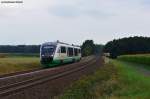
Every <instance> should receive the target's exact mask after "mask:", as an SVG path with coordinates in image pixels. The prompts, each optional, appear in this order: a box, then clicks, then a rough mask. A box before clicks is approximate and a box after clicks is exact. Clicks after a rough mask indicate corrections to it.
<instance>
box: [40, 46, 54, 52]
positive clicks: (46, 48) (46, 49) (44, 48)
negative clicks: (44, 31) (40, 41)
mask: <svg viewBox="0 0 150 99" xmlns="http://www.w3.org/2000/svg"><path fill="white" fill-rule="evenodd" d="M54 51H55V46H52V45H49V46H43V47H42V54H53V53H54Z"/></svg>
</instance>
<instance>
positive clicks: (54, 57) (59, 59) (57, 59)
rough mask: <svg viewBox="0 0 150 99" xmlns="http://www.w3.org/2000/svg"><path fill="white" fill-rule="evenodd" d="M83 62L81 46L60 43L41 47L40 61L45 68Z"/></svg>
mask: <svg viewBox="0 0 150 99" xmlns="http://www.w3.org/2000/svg"><path fill="white" fill-rule="evenodd" d="M80 60H81V48H80V46H77V45H73V44H67V43H63V42H60V41H56V42H46V43H43V44H42V45H41V47H40V61H41V64H43V66H44V67H54V66H58V65H60V64H65V63H72V62H78V61H80Z"/></svg>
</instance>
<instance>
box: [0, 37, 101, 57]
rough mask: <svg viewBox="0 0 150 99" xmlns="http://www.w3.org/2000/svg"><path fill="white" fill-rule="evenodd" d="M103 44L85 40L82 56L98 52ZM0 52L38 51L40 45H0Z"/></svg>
mask: <svg viewBox="0 0 150 99" xmlns="http://www.w3.org/2000/svg"><path fill="white" fill-rule="evenodd" d="M102 47H103V45H99V44H94V41H93V40H86V41H85V42H83V44H82V45H81V51H82V56H89V55H92V54H96V53H100V52H101V51H102ZM0 53H40V45H0Z"/></svg>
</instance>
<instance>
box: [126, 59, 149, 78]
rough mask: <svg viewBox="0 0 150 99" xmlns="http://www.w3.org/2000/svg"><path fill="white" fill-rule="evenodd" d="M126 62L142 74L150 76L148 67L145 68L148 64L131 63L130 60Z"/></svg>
mask: <svg viewBox="0 0 150 99" xmlns="http://www.w3.org/2000/svg"><path fill="white" fill-rule="evenodd" d="M124 62H125V61H124ZM126 63H127V64H129V65H130V66H133V67H134V68H135V69H136V70H137V71H138V72H140V73H142V74H143V75H145V76H149V77H150V69H147V68H145V67H146V66H148V65H143V64H137V63H131V62H126Z"/></svg>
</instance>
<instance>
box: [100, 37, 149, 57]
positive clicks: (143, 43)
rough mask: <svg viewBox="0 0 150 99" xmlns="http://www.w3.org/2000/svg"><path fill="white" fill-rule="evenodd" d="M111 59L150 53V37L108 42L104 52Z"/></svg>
mask: <svg viewBox="0 0 150 99" xmlns="http://www.w3.org/2000/svg"><path fill="white" fill-rule="evenodd" d="M103 51H104V52H105V53H110V57H111V58H117V56H119V55H124V54H143V53H150V37H138V36H135V37H128V38H122V39H117V40H116V39H115V40H113V41H110V42H108V43H107V44H106V45H105V47H104V50H103Z"/></svg>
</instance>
